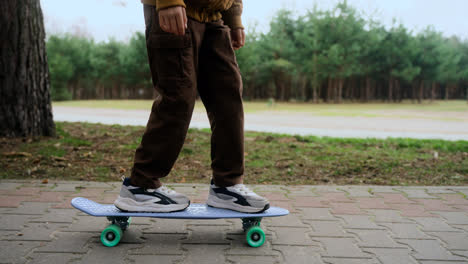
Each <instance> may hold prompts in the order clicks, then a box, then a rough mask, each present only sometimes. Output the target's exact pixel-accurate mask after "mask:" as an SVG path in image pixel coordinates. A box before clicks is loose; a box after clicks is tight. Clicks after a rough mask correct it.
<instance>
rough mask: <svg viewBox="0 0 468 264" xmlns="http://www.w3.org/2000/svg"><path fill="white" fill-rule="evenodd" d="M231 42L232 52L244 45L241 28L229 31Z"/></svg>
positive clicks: (243, 33)
mask: <svg viewBox="0 0 468 264" xmlns="http://www.w3.org/2000/svg"><path fill="white" fill-rule="evenodd" d="M231 42H232V47H233V48H234V50H238V49H240V48H242V47H243V46H244V44H245V32H244V29H242V28H236V29H232V30H231Z"/></svg>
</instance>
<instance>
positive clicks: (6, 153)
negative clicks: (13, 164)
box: [2, 152, 32, 157]
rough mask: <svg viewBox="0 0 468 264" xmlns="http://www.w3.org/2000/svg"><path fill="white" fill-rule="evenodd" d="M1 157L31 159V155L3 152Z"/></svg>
mask: <svg viewBox="0 0 468 264" xmlns="http://www.w3.org/2000/svg"><path fill="white" fill-rule="evenodd" d="M2 155H3V156H6V157H31V156H32V155H31V153H28V152H5V153H2Z"/></svg>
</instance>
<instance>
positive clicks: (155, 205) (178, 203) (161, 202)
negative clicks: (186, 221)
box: [114, 178, 190, 213]
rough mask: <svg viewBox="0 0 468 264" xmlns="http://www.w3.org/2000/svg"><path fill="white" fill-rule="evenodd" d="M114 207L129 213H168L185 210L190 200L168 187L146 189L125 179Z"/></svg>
mask: <svg viewBox="0 0 468 264" xmlns="http://www.w3.org/2000/svg"><path fill="white" fill-rule="evenodd" d="M114 205H115V207H117V208H119V209H120V210H122V211H127V212H156V213H167V212H175V211H182V210H184V209H185V208H187V207H188V206H189V205H190V200H189V199H188V198H187V196H185V195H183V194H180V193H177V192H175V191H174V190H171V189H169V188H167V187H166V186H161V187H159V188H157V189H145V188H141V187H136V186H132V185H130V179H129V178H125V179H124V181H123V184H122V189H120V195H119V197H118V198H117V200H115V202H114Z"/></svg>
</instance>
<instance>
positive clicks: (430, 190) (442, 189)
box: [426, 186, 456, 194]
mask: <svg viewBox="0 0 468 264" xmlns="http://www.w3.org/2000/svg"><path fill="white" fill-rule="evenodd" d="M426 191H427V193H429V194H443V193H456V192H454V191H453V190H451V189H448V188H446V187H443V186H441V187H438V186H426Z"/></svg>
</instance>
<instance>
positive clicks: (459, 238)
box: [427, 232, 468, 250]
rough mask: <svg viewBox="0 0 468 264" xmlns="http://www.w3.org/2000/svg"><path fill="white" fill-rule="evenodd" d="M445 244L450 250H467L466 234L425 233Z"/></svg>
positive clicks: (467, 237) (467, 234)
mask: <svg viewBox="0 0 468 264" xmlns="http://www.w3.org/2000/svg"><path fill="white" fill-rule="evenodd" d="M427 234H428V235H430V236H434V237H437V238H439V239H440V240H442V241H443V242H445V244H447V246H446V247H445V248H447V249H450V250H468V233H466V232H427Z"/></svg>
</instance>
